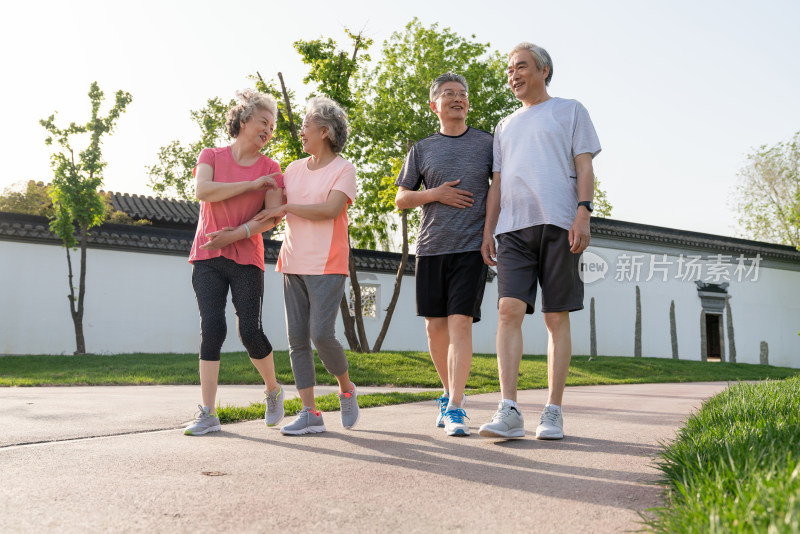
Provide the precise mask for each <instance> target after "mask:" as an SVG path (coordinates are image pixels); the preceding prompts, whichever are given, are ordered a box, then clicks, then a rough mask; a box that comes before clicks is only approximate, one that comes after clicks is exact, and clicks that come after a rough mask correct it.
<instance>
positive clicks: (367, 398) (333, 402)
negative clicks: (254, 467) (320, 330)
mask: <svg viewBox="0 0 800 534" xmlns="http://www.w3.org/2000/svg"><path fill="white" fill-rule="evenodd" d="M440 395H441V392H438V391H425V392H420V393H400V392H392V393H368V394H364V395H359V396H358V406H359V407H360V408H373V407H375V406H389V405H392V404H405V403H408V402H419V401H426V400H433V399H438V398H439V396H440ZM315 400H316V401H317V409H318V410H321V411H323V412H338V411H339V399H338V398H337V396H336V394H335V393H331V394H329V395H323V396H321V397H317V398H316V399H315ZM283 407H284V410H286V417H290V416H293V415H296V414H297V413H298V412H299V411H300V410H302V409H303V403H302V402H300V398H299V397H295V398H294V399H290V400H287V401H284V402H283ZM264 409H265V407H264V403H263V402H253V403H251V404H250V406H230V405H228V406H217V416H218V417H219V420H220V422H221V423H223V424H225V423H235V422H237V421H250V420H253V419H263V418H264ZM281 424H282V425H283V424H286V422H285V421H283V422H281Z"/></svg>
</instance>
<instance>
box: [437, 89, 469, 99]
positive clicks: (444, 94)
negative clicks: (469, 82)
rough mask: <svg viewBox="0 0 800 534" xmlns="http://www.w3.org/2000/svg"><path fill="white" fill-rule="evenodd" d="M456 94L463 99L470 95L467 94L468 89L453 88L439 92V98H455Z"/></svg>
mask: <svg viewBox="0 0 800 534" xmlns="http://www.w3.org/2000/svg"><path fill="white" fill-rule="evenodd" d="M456 96H458V98H460V99H461V100H466V99H467V98H468V97H469V95H467V92H466V91H458V92H456V91H453V90H452V89H445V90H444V91H442V92H441V93H439V98H443V99H444V100H453V99H454V98H455V97H456Z"/></svg>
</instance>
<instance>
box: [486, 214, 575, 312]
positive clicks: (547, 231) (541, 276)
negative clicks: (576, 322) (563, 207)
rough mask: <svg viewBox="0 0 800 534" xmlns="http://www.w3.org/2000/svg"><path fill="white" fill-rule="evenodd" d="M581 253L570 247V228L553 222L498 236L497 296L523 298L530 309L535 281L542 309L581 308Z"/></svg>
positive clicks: (546, 310)
mask: <svg viewBox="0 0 800 534" xmlns="http://www.w3.org/2000/svg"><path fill="white" fill-rule="evenodd" d="M580 257H581V255H580V254H573V253H572V252H570V251H569V232H568V231H567V230H564V229H563V228H560V227H558V226H553V225H552V224H542V225H537V226H531V227H528V228H522V229H520V230H514V231H513V232H507V233H505V234H499V235H498V236H497V297H498V300H499V299H501V298H503V297H512V298H515V299H519V300H521V301H523V302H525V303H526V304H527V305H528V306H527V309H526V310H525V313H528V314H531V313H533V305H534V303H535V302H536V284H537V282H538V284H539V285H540V286H542V312H543V313H551V312H562V311H570V312H572V311H578V310H582V309H583V281H582V280H581V279H580V276H579V275H578V268H579V262H580Z"/></svg>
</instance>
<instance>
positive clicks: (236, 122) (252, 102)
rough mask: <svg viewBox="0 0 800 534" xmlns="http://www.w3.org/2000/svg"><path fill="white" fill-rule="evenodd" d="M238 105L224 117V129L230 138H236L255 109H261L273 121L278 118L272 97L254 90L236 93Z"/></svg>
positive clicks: (275, 104)
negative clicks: (270, 115) (269, 115)
mask: <svg viewBox="0 0 800 534" xmlns="http://www.w3.org/2000/svg"><path fill="white" fill-rule="evenodd" d="M236 96H237V97H238V98H239V103H238V104H237V105H235V106H233V107H232V108H231V109H230V110H228V113H227V114H226V115H225V128H227V130H228V134H230V136H231V137H233V138H236V137H238V136H239V132H240V131H241V129H242V123H244V122H247V121H249V120H250V119H251V118H252V116H253V113H254V112H255V110H256V109H263V110H265V111H268V112H269V113H271V114H272V117H273V119H275V118H277V116H278V103H277V102H275V98H273V96H272V95H265V94H264V93H259V92H258V91H256V90H254V89H245V90H243V91H236Z"/></svg>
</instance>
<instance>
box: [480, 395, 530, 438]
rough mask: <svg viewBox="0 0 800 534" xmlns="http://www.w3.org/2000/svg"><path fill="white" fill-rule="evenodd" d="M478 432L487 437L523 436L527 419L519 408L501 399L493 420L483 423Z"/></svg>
mask: <svg viewBox="0 0 800 534" xmlns="http://www.w3.org/2000/svg"><path fill="white" fill-rule="evenodd" d="M478 433H479V434H480V435H481V436H484V437H487V438H523V437H525V421H523V419H522V413H520V411H519V410H518V409H516V408H514V407H513V406H511V405H510V404H506V403H504V402H503V401H500V404H498V405H497V411H496V412H495V414H494V416H492V420H491V421H490V422H488V423H486V424H484V425H481V428H480V430H479V431H478Z"/></svg>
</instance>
